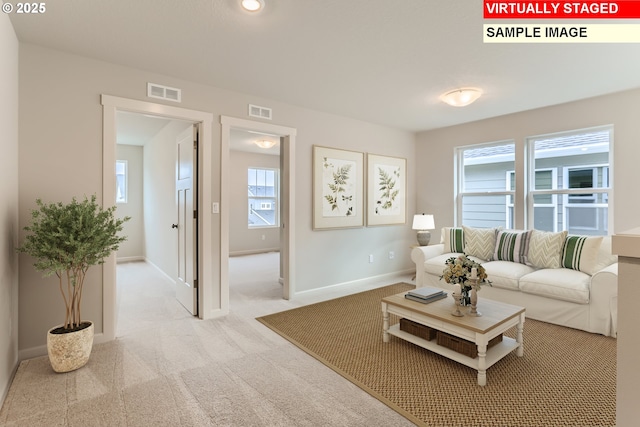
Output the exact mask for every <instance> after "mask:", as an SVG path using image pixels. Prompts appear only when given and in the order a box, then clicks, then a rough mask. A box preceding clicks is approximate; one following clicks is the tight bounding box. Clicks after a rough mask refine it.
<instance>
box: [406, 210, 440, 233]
mask: <svg viewBox="0 0 640 427" xmlns="http://www.w3.org/2000/svg"><path fill="white" fill-rule="evenodd" d="M411 228H412V229H413V230H433V229H435V228H436V225H435V223H434V221H433V215H425V214H416V215H414V216H413V226H412V227H411Z"/></svg>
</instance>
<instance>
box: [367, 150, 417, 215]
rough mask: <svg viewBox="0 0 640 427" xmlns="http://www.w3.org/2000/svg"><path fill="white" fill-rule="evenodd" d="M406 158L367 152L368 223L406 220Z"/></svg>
mask: <svg viewBox="0 0 640 427" xmlns="http://www.w3.org/2000/svg"><path fill="white" fill-rule="evenodd" d="M406 207H407V159H403V158H399V157H388V156H379V155H376V154H368V155H367V225H393V224H405V223H406V222H407V216H406V211H407V209H406Z"/></svg>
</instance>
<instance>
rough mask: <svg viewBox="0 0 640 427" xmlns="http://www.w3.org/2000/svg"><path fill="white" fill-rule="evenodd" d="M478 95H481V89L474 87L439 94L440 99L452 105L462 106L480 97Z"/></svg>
mask: <svg viewBox="0 0 640 427" xmlns="http://www.w3.org/2000/svg"><path fill="white" fill-rule="evenodd" d="M480 95H482V90H480V89H478V88H475V87H464V88H460V89H455V90H452V91H450V92H447V93H445V94H443V95H440V99H441V100H442V101H443V102H446V103H447V104H449V105H451V106H453V107H464V106H467V105H469V104H471V103H472V102H473V101H475V100H476V99H478V98H480Z"/></svg>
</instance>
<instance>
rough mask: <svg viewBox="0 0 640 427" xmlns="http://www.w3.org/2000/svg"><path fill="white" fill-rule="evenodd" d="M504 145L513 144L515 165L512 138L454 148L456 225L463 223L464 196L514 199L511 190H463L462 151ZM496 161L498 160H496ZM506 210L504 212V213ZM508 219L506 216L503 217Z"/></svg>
mask: <svg viewBox="0 0 640 427" xmlns="http://www.w3.org/2000/svg"><path fill="white" fill-rule="evenodd" d="M504 145H513V149H514V153H513V157H514V158H513V162H514V165H515V161H516V156H515V154H516V141H515V140H514V139H505V140H501V141H494V142H487V143H482V144H472V145H464V146H459V147H455V148H454V164H455V173H454V176H455V180H456V182H455V186H454V188H455V191H456V194H455V213H454V215H455V224H456V225H457V226H459V225H463V221H462V220H463V206H464V203H463V200H464V198H465V197H476V196H480V197H483V196H505V197H506V198H509V196H512V197H513V198H514V199H515V197H516V191H515V190H514V191H511V190H488V191H465V175H464V173H465V171H464V166H465V164H464V152H465V151H466V150H474V149H482V148H491V147H499V146H504ZM496 163H498V162H496ZM507 214H508V212H507V213H506V215H507ZM506 221H508V216H507V218H506V219H505V224H506Z"/></svg>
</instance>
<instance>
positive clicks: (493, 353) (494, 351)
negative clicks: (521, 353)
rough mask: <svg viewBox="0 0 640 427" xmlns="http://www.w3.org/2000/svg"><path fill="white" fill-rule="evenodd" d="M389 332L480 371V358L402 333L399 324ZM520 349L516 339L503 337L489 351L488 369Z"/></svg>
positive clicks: (487, 357) (390, 328)
mask: <svg viewBox="0 0 640 427" xmlns="http://www.w3.org/2000/svg"><path fill="white" fill-rule="evenodd" d="M387 332H388V333H389V335H393V336H396V337H398V338H401V339H403V340H405V341H408V342H410V343H412V344H415V345H417V346H420V347H422V348H425V349H427V350H429V351H432V352H434V353H437V354H439V355H441V356H444V357H446V358H447V359H451V360H455V361H456V362H458V363H461V364H463V365H465V366H468V367H470V368H473V369H475V370H478V369H479V358H478V357H476V358H471V357H469V356H466V355H464V354H462V353H458V352H457V351H453V350H451V349H449V348H447V347H443V346H441V345H438V343H437V342H436V341H435V340H433V341H427V340H425V339H423V338H420V337H418V336H415V335H412V334H410V333H408V332H405V331H401V330H400V325H399V324H396V325H393V326H391V327H389V329H388V330H387ZM518 347H520V344H519V343H518V342H517V341H516V340H515V339H513V338H510V337H503V338H502V342H499V343H497V344H496V345H494V346H492V347H491V348H489V349H487V355H486V368H489V367H490V366H492V365H493V364H495V363H496V362H497V361H499V360H500V359H502V358H503V357H505V356H506V355H507V354H509V353H511V352H512V351H514V350H515V349H517V348H518Z"/></svg>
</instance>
